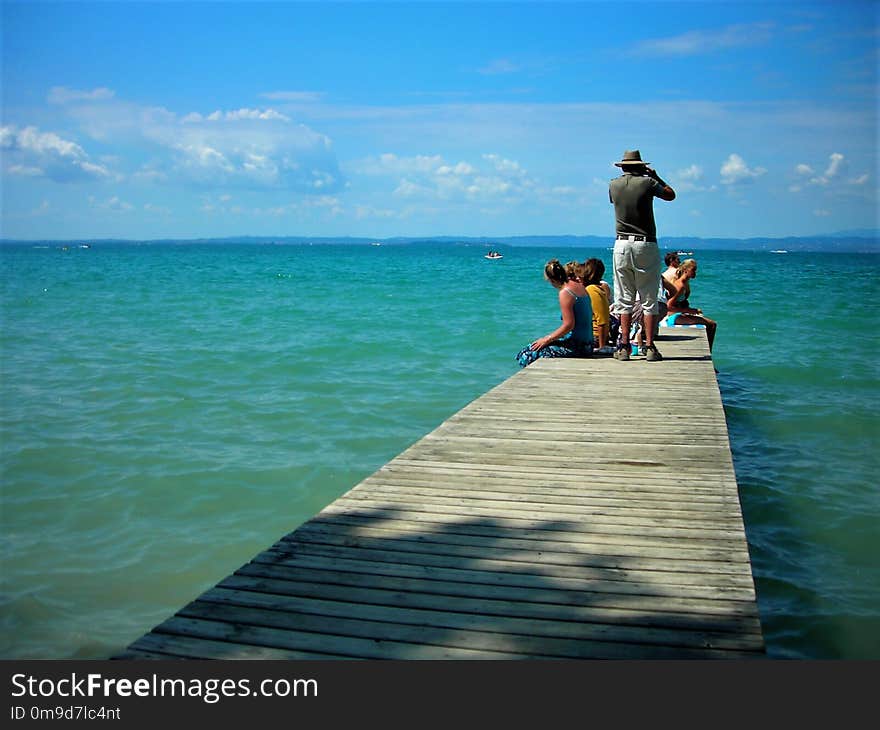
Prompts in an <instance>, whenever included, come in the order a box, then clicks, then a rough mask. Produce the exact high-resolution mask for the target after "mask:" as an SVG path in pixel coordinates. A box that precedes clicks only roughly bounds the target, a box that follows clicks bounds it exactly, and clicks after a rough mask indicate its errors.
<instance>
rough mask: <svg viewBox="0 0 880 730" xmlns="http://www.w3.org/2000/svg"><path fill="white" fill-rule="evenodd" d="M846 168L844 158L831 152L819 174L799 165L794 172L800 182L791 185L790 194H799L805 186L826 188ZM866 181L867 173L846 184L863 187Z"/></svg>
mask: <svg viewBox="0 0 880 730" xmlns="http://www.w3.org/2000/svg"><path fill="white" fill-rule="evenodd" d="M848 167H849V163H848V161H847V159H846V157H845V156H844V155H842V154H841V153H840V152H832V153H831V154H830V155H829V156H828V164H827V166H826V167H825V170H824V171H823V172H822V173H821V174H817V173H816V171H815V170H814V168H813V167H811V166H810V165H807V164H805V163H801V164H799V165H796V166H795V168H794V171H795V173H796V174H797V176H798V177H799V178H800V180H798V181H796V182H795V183H794V184H793V185H791V186H790V187H789V190H790V191H792V192H799V191H800V190H802V189H803V186H804V185H805V184H806V185H814V186H820V187H826V186H828V185H830V184H831V183H833V182H837V181H839V180H841V178H842V177H843V176H844V174H845V173H846V171H847V168H848ZM868 180H870V176H869V175H868V174H867V173H864V174H862V175H859V176H858V177H854V178H851V179H849V180H847V181H846V182H847V183H848V184H850V185H864V184H866V183H867V182H868Z"/></svg>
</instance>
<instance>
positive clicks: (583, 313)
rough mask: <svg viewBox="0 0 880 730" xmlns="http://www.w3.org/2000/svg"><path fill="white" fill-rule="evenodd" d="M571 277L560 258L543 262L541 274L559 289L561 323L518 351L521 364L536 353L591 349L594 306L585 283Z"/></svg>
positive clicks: (580, 354)
mask: <svg viewBox="0 0 880 730" xmlns="http://www.w3.org/2000/svg"><path fill="white" fill-rule="evenodd" d="M572 275H573V276H574V277H575V278H570V277H569V274H568V273H567V272H566V270H565V267H563V265H562V264H561V263H559V259H551V260H550V261H548V262H547V264H546V265H545V266H544V278H545V279H546V280H547V281H549V282H550V284H551V285H552V286H553V288H554V289H557V290H558V291H559V311H560V312H561V314H562V324H561V325H560V326H559V327H557V328H556V329H555V330H553V332H551V333H550V334H548V335H545V336H544V337H539V338H538V339H537V340H535V341H534V342H532V343H531V344H530V345H529V346H528V347H524V348H523V349H522V350H520V352H519V353H518V354H517V356H516V359H517V361H518V362H519V364H520V367H526V366H527V365H531V364H532V363H533V362H535V360H537V359H538V358H539V357H589V356H590V355H591V354H592V353H593V307H592V305H591V304H590V295H589V294H587V290H586V289H585V288H584V285H583V284H582V283H581V282H580V281H578V280H577V278H576V275H577V272H575V271H572Z"/></svg>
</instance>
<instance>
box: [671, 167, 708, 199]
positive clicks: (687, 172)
mask: <svg viewBox="0 0 880 730" xmlns="http://www.w3.org/2000/svg"><path fill="white" fill-rule="evenodd" d="M671 177H672V181H673V183H674V187H675V190H676V191H677V192H682V193H687V192H704V191H706V190H715V186H714V185H713V186H711V187H708V188H707V187H706V186H704V185H703V184H702V182H703V177H704V175H703V168H702V167H700V166H699V165H689V166H688V167H686V168H684V169H683V170H678V171H677V172H676V173H675V174H674V175H672V176H671Z"/></svg>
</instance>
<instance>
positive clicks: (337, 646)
mask: <svg viewBox="0 0 880 730" xmlns="http://www.w3.org/2000/svg"><path fill="white" fill-rule="evenodd" d="M159 630H160V631H161V632H163V633H166V634H174V635H175V636H184V637H190V638H201V639H211V640H213V641H229V642H235V643H237V644H247V645H253V646H261V647H268V648H272V649H290V650H293V651H296V652H300V651H302V649H303V648H305V649H307V650H308V651H309V652H311V653H313V654H334V655H339V654H340V653H344V654H345V656H350V657H354V658H362V659H553V658H554V657H552V656H542V655H536V654H529V653H515V652H505V651H483V650H479V649H467V648H461V647H448V646H434V645H431V644H425V643H417V642H406V641H386V640H382V639H364V638H361V637H357V636H334V635H332V634H322V633H312V632H308V631H295V630H292V629H278V628H269V627H265V626H248V625H245V624H239V623H235V622H229V621H223V620H210V621H209V620H204V619H197V618H186V617H182V616H174V617H173V618H170V619H168V621H166V622H165V623H164V624H162V625H161V626H160V627H159ZM224 658H226V657H224Z"/></svg>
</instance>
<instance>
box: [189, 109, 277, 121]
mask: <svg viewBox="0 0 880 730" xmlns="http://www.w3.org/2000/svg"><path fill="white" fill-rule="evenodd" d="M241 120H260V121H273V120H274V121H282V122H289V121H290V117H287V116H285V115H284V114H281V112H277V111H275V110H274V109H263V110H260V109H235V110H232V111H226V112H224V111H220V110H219V109H218V110H217V111H214V112H211V113H210V114H208V115H207V116H202V115H201V114H199V113H198V112H190V113H189V114H187V115H186V116H185V117H183V119H181V122H183V123H184V124H192V123H199V122H205V121H208V122H236V121H241Z"/></svg>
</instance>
